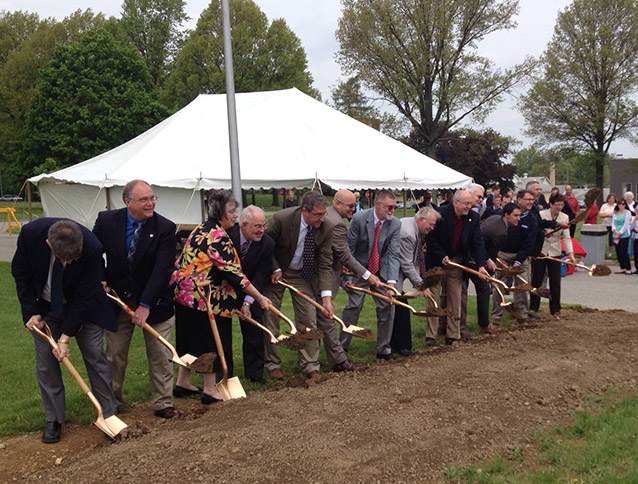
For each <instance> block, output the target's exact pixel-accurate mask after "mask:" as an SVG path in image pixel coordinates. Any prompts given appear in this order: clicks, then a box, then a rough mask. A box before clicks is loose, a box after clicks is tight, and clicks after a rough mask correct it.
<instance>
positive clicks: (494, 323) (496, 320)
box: [492, 318, 501, 326]
mask: <svg viewBox="0 0 638 484" xmlns="http://www.w3.org/2000/svg"><path fill="white" fill-rule="evenodd" d="M500 325H501V319H500V318H494V319H492V326H500Z"/></svg>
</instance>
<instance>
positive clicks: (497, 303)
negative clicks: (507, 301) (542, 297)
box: [492, 251, 532, 320]
mask: <svg viewBox="0 0 638 484" xmlns="http://www.w3.org/2000/svg"><path fill="white" fill-rule="evenodd" d="M498 258H499V259H501V260H503V261H505V262H506V263H507V265H512V264H513V263H514V261H515V260H516V254H512V253H511V252H500V251H499V253H498ZM521 267H522V268H523V269H524V272H523V273H522V274H521V277H522V278H523V279H525V280H526V281H527V282H530V281H531V280H532V278H531V275H530V264H529V257H528V258H527V259H525V262H523V264H521ZM495 277H496V278H497V279H499V280H501V281H503V282H505V283H507V281H506V279H508V278H507V277H498V276H495ZM512 279H513V280H514V285H515V286H519V285H521V284H523V282H522V281H521V280H520V279H519V278H518V277H514V278H512ZM500 289H501V290H502V289H503V288H502V287H501V288H500ZM512 298H513V299H514V305H515V306H516V307H517V308H518V310H519V311H520V313H521V318H523V319H526V318H527V317H529V302H528V300H527V293H526V292H515V293H514V294H513V295H512ZM501 302H502V298H501V295H500V294H499V293H498V291H494V293H493V294H492V320H499V319H501V317H502V316H503V311H504V309H503V308H502V306H501Z"/></svg>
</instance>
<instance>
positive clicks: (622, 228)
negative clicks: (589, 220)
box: [611, 199, 631, 274]
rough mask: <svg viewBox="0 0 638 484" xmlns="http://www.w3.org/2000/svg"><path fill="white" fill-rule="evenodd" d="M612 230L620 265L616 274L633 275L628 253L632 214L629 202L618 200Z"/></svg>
mask: <svg viewBox="0 0 638 484" xmlns="http://www.w3.org/2000/svg"><path fill="white" fill-rule="evenodd" d="M611 229H612V233H613V236H614V238H613V241H614V244H615V245H616V256H617V257H618V265H620V270H619V271H618V272H616V274H631V262H630V261H629V253H628V252H627V248H628V246H629V234H630V231H631V212H630V211H629V210H627V202H626V201H625V200H624V199H621V200H618V203H617V204H616V209H615V211H614V216H613V217H612V223H611Z"/></svg>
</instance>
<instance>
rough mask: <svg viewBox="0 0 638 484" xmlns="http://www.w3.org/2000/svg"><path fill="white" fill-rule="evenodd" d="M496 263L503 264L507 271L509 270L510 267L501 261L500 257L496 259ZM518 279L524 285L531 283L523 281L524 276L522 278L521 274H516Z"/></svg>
mask: <svg viewBox="0 0 638 484" xmlns="http://www.w3.org/2000/svg"><path fill="white" fill-rule="evenodd" d="M496 261H497V262H498V263H499V264H501V265H502V266H503V267H504V268H505V269H507V268H508V265H507V264H506V263H505V261H504V260H502V259H499V258H498V257H497V258H496ZM516 277H517V278H518V280H519V281H521V282H522V283H523V284H529V282H527V281H526V280H525V279H523V276H521V275H520V274H516Z"/></svg>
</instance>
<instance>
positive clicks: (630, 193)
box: [625, 192, 634, 198]
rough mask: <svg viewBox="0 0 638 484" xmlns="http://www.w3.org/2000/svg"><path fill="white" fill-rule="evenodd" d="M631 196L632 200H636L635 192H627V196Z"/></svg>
mask: <svg viewBox="0 0 638 484" xmlns="http://www.w3.org/2000/svg"><path fill="white" fill-rule="evenodd" d="M627 195H631V198H634V192H625V196H627Z"/></svg>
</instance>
